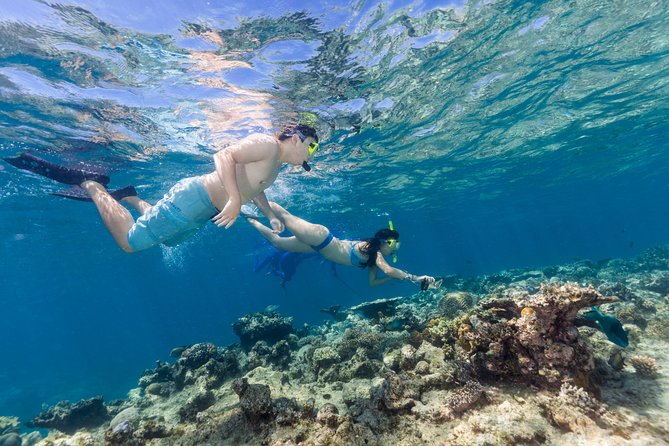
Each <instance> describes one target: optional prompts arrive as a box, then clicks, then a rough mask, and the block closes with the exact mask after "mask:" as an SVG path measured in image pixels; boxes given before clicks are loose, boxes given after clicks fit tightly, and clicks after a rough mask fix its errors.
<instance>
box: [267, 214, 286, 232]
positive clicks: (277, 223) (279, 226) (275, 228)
mask: <svg viewBox="0 0 669 446" xmlns="http://www.w3.org/2000/svg"><path fill="white" fill-rule="evenodd" d="M269 224H270V226H272V233H273V234H281V233H282V232H283V231H284V229H286V227H285V226H284V225H283V222H282V221H281V220H279V219H278V218H276V217H275V218H271V219H270V220H269Z"/></svg>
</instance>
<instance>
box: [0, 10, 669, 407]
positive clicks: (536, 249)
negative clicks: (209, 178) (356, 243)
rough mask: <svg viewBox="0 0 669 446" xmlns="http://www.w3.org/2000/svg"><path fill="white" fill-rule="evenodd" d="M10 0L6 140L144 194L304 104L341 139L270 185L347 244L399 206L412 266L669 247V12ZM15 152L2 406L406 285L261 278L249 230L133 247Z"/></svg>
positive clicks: (554, 259)
mask: <svg viewBox="0 0 669 446" xmlns="http://www.w3.org/2000/svg"><path fill="white" fill-rule="evenodd" d="M106 3H107V2H99V1H94V0H90V1H84V0H82V1H61V2H58V3H44V2H39V1H26V2H22V3H21V4H20V5H19V4H18V3H16V4H15V3H14V2H10V1H9V0H0V10H1V11H2V14H0V152H1V155H2V156H3V157H4V156H11V155H15V154H17V153H21V152H24V151H32V152H35V153H41V154H44V156H48V157H50V158H51V159H58V160H61V161H62V162H64V163H74V162H81V161H84V162H87V163H89V164H91V165H95V166H98V167H99V168H101V169H104V170H106V171H108V172H109V173H110V175H111V177H112V186H123V185H125V184H135V185H136V186H137V188H138V190H139V191H140V193H141V194H142V196H143V197H145V198H146V199H148V200H149V201H155V200H157V199H159V198H160V197H161V196H162V194H163V193H164V192H165V191H166V190H167V189H168V188H169V187H170V186H171V185H172V184H174V183H175V182H176V181H178V180H179V179H181V178H183V177H186V176H191V175H195V174H200V173H205V172H208V171H210V170H211V169H212V162H211V155H212V154H213V153H215V152H216V151H217V150H218V149H220V148H222V147H224V146H225V144H227V143H229V142H231V141H234V140H236V139H238V138H239V137H243V136H245V135H248V134H250V133H253V132H257V131H267V132H269V131H272V130H276V129H277V128H279V127H280V126H281V125H282V124H283V123H285V122H287V121H291V120H294V119H296V116H298V114H299V113H302V112H309V113H313V114H315V115H317V116H318V118H319V131H320V133H321V135H322V139H323V140H324V144H323V145H322V150H320V151H319V153H318V154H317V156H316V158H315V159H314V162H313V164H312V165H313V167H314V169H313V170H312V171H311V172H310V173H306V172H303V171H301V169H297V168H295V169H293V168H286V169H285V170H283V171H282V173H281V175H280V178H279V180H278V181H277V182H276V184H275V185H274V186H273V187H272V188H271V189H270V190H269V191H268V196H269V197H270V199H273V200H275V201H278V202H280V203H281V204H283V205H284V206H285V207H287V208H288V209H289V210H291V211H293V212H295V213H296V214H297V215H300V216H302V217H304V218H307V219H309V220H311V221H314V222H319V223H323V224H325V225H327V226H328V227H330V228H331V229H332V230H333V232H335V233H337V234H340V235H343V236H346V237H351V238H357V237H366V236H369V235H371V234H372V233H373V232H375V231H376V230H377V229H378V228H380V227H383V226H384V225H386V224H387V220H388V218H392V219H393V222H394V224H395V227H396V228H397V229H398V230H399V231H400V233H401V234H402V250H401V253H400V258H399V262H398V266H399V267H401V268H404V269H408V270H409V271H411V272H415V273H419V274H432V275H437V276H441V275H448V274H461V275H465V276H472V275H476V274H485V273H492V272H496V271H499V270H502V269H509V268H514V267H534V266H541V265H550V264H555V263H560V262H570V261H573V260H574V259H580V258H590V259H602V258H611V257H631V256H635V255H638V254H639V253H641V252H642V251H643V250H645V249H647V248H649V247H653V246H656V245H659V244H664V243H667V242H668V241H669V229H668V228H667V224H666V221H667V215H669V212H668V211H669V202H668V200H667V195H668V192H669V181H668V180H667V178H669V175H668V174H669V151H668V150H667V137H668V136H669V119H667V111H668V110H667V97H669V94H668V93H669V87H668V86H667V84H668V82H669V75H667V73H669V70H668V69H667V68H668V67H667V65H669V62H668V61H669V58H668V57H667V56H668V54H669V38H667V37H666V36H667V35H669V25H667V24H668V23H669V20H668V19H669V11H668V9H667V8H668V7H667V4H666V2H655V3H648V2H610V1H608V2H603V1H600V2H598V1H576V2H560V1H547V2H532V3H530V2H501V1H500V2H494V1H483V2H468V3H464V2H451V1H446V2H432V1H426V2H420V1H417V2H401V1H399V2H373V1H372V2H364V1H359V2H351V3H346V2H343V1H339V2H334V1H332V2H329V1H322V2H309V5H308V6H307V7H305V6H302V5H301V4H298V2H282V3H280V4H275V3H273V2H267V4H263V3H260V2H253V4H250V3H249V4H244V3H235V4H232V5H225V4H223V2H220V3H219V2H214V1H211V2H206V1H190V2H177V1H172V2H153V1H140V2H136V1H135V2H130V1H120V2H116V4H115V5H109V4H106ZM60 187H61V186H60V185H58V184H56V183H53V182H51V181H49V180H46V179H44V178H41V177H37V176H34V175H29V174H26V173H23V172H19V171H17V170H16V169H13V168H12V167H11V166H8V165H7V164H4V163H2V164H1V165H0V209H1V210H0V250H1V251H0V258H1V259H2V264H3V265H2V268H0V302H1V304H2V312H0V351H2V352H3V355H2V361H0V382H2V386H0V415H2V414H6V415H18V416H21V417H22V418H26V419H27V418H29V417H32V416H34V415H36V414H37V413H38V412H39V410H40V407H41V404H42V403H48V404H53V403H55V402H57V401H59V400H61V399H69V400H76V399H78V398H83V397H90V396H92V395H97V394H103V395H104V396H105V398H106V399H107V400H109V399H113V398H120V397H123V396H124V395H125V392H127V389H129V388H130V387H133V386H134V385H135V384H136V380H137V377H138V376H139V374H140V373H141V371H142V370H143V369H145V368H148V367H152V366H153V365H154V363H155V361H156V360H158V359H161V360H166V359H168V353H169V350H170V349H171V348H172V347H174V346H176V345H184V344H190V343H194V342H201V341H210V342H214V343H217V344H223V345H224V344H228V343H232V342H235V341H236V338H235V337H234V335H233V333H232V329H231V327H230V325H231V323H232V322H233V321H234V320H235V319H236V318H238V317H240V316H241V315H243V314H244V313H247V312H251V311H260V310H262V309H263V308H265V307H266V306H267V305H280V311H281V312H283V313H284V314H288V315H293V316H294V317H295V320H296V322H297V323H298V324H302V323H317V322H320V321H321V320H323V317H322V314H321V313H319V311H318V310H319V309H321V308H325V307H328V306H331V305H334V304H342V305H353V304H356V303H359V302H361V301H363V300H367V299H372V298H377V297H393V296H397V295H406V294H409V293H412V292H414V291H415V288H414V287H412V286H410V285H407V284H399V283H397V284H390V285H385V286H383V287H379V288H374V289H371V288H369V287H368V286H367V284H366V282H367V275H366V273H362V272H360V271H356V270H355V269H353V268H343V267H338V268H337V269H336V275H335V274H333V271H332V269H331V266H330V265H329V264H326V263H324V262H322V261H321V260H320V259H316V258H312V259H308V260H306V261H305V262H304V263H303V264H301V265H300V267H299V269H298V271H297V273H296V274H295V276H294V277H293V279H292V280H291V281H289V282H288V283H287V284H286V286H285V288H282V287H281V286H280V283H279V282H280V281H279V279H278V278H277V277H275V276H273V275H267V274H265V273H264V272H254V271H253V264H254V258H255V256H261V255H262V254H264V253H265V252H266V247H265V246H264V245H263V243H262V241H261V239H260V237H259V236H258V235H257V234H256V233H255V232H254V231H253V230H252V229H251V228H250V227H249V226H248V225H247V224H246V223H244V222H242V221H239V222H237V223H236V224H235V225H234V227H233V228H232V229H230V230H229V231H225V230H219V229H217V228H215V227H214V226H213V225H212V226H209V227H206V228H205V229H204V230H203V231H202V232H201V233H200V234H198V235H197V236H195V237H194V238H193V239H191V240H189V241H188V242H186V243H184V244H183V245H180V246H179V247H176V248H155V249H153V250H151V251H147V252H144V253H139V254H134V255H127V254H124V253H123V252H121V251H120V250H119V249H118V248H117V247H116V246H115V244H114V242H113V240H112V239H111V237H110V236H109V235H108V234H107V233H106V231H105V229H104V226H103V225H102V223H101V222H100V220H99V218H98V217H97V213H96V211H95V209H94V207H93V206H92V205H88V204H85V203H79V202H74V201H69V200H65V199H62V198H58V197H54V196H52V195H49V192H54V191H56V190H58V189H59V188H60Z"/></svg>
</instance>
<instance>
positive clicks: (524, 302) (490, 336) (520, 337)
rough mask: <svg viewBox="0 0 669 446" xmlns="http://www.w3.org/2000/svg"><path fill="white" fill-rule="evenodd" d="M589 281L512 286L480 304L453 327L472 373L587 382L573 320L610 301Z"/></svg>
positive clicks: (585, 350)
mask: <svg viewBox="0 0 669 446" xmlns="http://www.w3.org/2000/svg"><path fill="white" fill-rule="evenodd" d="M615 300H616V299H615V298H612V297H604V296H602V295H601V294H600V293H599V292H597V291H596V290H595V289H594V288H593V287H592V286H588V287H582V286H580V285H578V284H575V283H569V282H567V283H565V284H555V283H549V284H542V285H541V289H540V291H539V292H538V293H535V294H529V293H528V292H526V291H523V290H512V291H511V292H510V294H509V295H508V296H507V297H504V298H502V299H491V300H488V301H484V302H482V303H481V307H482V308H483V310H485V311H480V310H478V311H476V312H475V313H474V314H473V315H472V316H470V317H469V318H468V321H466V322H464V323H463V324H462V325H461V326H460V329H459V331H458V337H459V339H458V344H459V345H460V346H461V347H462V348H463V349H464V350H465V351H466V352H467V354H468V355H469V360H470V362H471V364H472V366H473V372H474V374H475V375H477V376H479V377H480V378H484V377H486V376H487V375H496V376H518V377H523V378H527V379H529V380H530V382H532V383H534V384H537V385H547V386H559V385H561V384H562V383H563V382H578V383H581V384H587V382H588V379H587V376H588V374H589V372H590V371H591V370H592V369H593V368H594V362H593V359H592V354H591V352H590V349H589V347H588V345H587V344H586V342H585V341H584V340H583V339H582V338H581V337H580V336H579V332H578V329H577V328H576V326H575V325H574V321H575V319H576V315H577V314H578V312H579V310H580V309H582V308H585V307H590V306H593V305H595V306H596V305H600V304H602V303H606V302H612V301H615Z"/></svg>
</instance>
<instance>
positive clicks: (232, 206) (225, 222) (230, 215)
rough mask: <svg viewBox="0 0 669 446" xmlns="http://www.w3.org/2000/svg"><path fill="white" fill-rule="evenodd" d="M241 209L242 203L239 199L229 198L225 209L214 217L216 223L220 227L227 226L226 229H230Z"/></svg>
mask: <svg viewBox="0 0 669 446" xmlns="http://www.w3.org/2000/svg"><path fill="white" fill-rule="evenodd" d="M241 210H242V205H241V203H240V202H239V201H238V200H232V199H230V200H228V202H227V203H226V204H225V207H224V208H223V210H222V211H221V212H219V213H218V214H216V216H215V217H214V219H213V221H214V224H215V225H216V226H218V227H219V228H220V227H221V226H225V229H228V228H229V227H230V226H232V224H233V223H234V222H235V220H237V217H239V213H240V212H241Z"/></svg>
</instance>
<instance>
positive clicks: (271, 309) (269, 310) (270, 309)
mask: <svg viewBox="0 0 669 446" xmlns="http://www.w3.org/2000/svg"><path fill="white" fill-rule="evenodd" d="M278 309H279V305H267V306H266V307H265V309H264V310H263V313H274V312H275V311H276V310H278Z"/></svg>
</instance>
